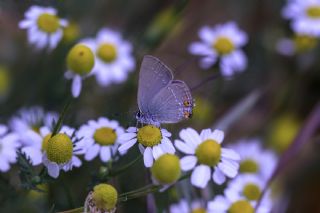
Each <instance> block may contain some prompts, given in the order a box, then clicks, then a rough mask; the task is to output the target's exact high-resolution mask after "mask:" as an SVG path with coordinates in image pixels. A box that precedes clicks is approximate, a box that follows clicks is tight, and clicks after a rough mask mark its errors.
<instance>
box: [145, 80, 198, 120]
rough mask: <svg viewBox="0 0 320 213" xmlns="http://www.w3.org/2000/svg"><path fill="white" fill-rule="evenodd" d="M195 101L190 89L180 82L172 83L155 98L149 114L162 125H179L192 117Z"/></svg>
mask: <svg viewBox="0 0 320 213" xmlns="http://www.w3.org/2000/svg"><path fill="white" fill-rule="evenodd" d="M192 109H193V99H192V96H191V92H190V89H189V87H188V86H187V85H186V84H185V83H184V82H183V81H179V80H174V81H172V82H171V83H170V84H169V85H167V86H166V87H164V88H162V89H161V91H159V92H158V93H157V94H156V96H155V97H153V99H152V101H151V104H150V107H149V113H150V114H151V116H152V117H153V119H154V120H156V121H158V122H160V123H177V122H179V121H181V120H183V119H186V118H189V117H190V116H191V115H192Z"/></svg>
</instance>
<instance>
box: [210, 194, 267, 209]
mask: <svg viewBox="0 0 320 213" xmlns="http://www.w3.org/2000/svg"><path fill="white" fill-rule="evenodd" d="M255 205H256V202H255V201H249V200H246V199H243V197H242V196H233V197H227V196H222V195H217V196H216V197H215V198H214V199H213V201H210V202H208V212H210V213H229V212H232V213H254V212H255V213H270V212H271V208H272V201H271V199H270V191H267V192H266V193H265V195H264V196H263V198H262V200H261V202H260V205H259V207H258V208H257V209H256V210H255V207H256V206H255Z"/></svg>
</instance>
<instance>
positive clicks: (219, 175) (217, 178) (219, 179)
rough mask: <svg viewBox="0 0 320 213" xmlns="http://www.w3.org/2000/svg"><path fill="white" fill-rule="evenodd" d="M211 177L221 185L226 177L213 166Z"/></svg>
mask: <svg viewBox="0 0 320 213" xmlns="http://www.w3.org/2000/svg"><path fill="white" fill-rule="evenodd" d="M212 178H213V181H214V182H215V183H216V184H218V185H221V184H223V183H224V182H225V181H226V177H225V176H224V174H223V173H222V172H221V170H220V169H219V168H218V167H216V168H215V170H214V172H213V175H212Z"/></svg>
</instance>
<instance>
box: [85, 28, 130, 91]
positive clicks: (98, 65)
mask: <svg viewBox="0 0 320 213" xmlns="http://www.w3.org/2000/svg"><path fill="white" fill-rule="evenodd" d="M80 42H81V43H84V44H85V45H87V46H89V47H90V48H91V49H92V50H93V52H94V53H95V65H94V68H93V74H94V75H95V76H96V80H97V82H98V84H100V85H101V86H108V85H110V84H111V83H121V82H123V81H125V80H126V79H127V77H128V73H129V72H132V71H133V70H134V68H135V60H134V57H133V55H132V45H131V44H130V43H129V42H127V41H125V40H123V39H122V36H121V35H120V33H118V32H115V31H112V30H110V29H108V28H103V29H101V30H100V31H99V32H98V33H97V36H96V38H95V39H93V38H87V39H84V40H82V41H80Z"/></svg>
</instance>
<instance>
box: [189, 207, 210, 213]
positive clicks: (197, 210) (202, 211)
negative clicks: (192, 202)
mask: <svg viewBox="0 0 320 213" xmlns="http://www.w3.org/2000/svg"><path fill="white" fill-rule="evenodd" d="M206 212H207V211H206V210H205V209H204V208H195V209H193V210H192V211H191V213H206Z"/></svg>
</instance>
